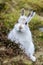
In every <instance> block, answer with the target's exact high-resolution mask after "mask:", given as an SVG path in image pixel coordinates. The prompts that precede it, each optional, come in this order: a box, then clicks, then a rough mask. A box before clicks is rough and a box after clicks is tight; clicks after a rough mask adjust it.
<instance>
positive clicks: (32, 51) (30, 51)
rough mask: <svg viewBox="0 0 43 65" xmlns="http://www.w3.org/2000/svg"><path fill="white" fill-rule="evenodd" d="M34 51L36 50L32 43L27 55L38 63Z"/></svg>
mask: <svg viewBox="0 0 43 65" xmlns="http://www.w3.org/2000/svg"><path fill="white" fill-rule="evenodd" d="M34 51H35V48H34V44H33V42H31V43H30V46H29V48H28V51H27V55H28V56H29V57H30V59H31V60H32V61H33V62H35V61H36V57H35V56H34Z"/></svg>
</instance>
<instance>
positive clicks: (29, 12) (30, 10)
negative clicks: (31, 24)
mask: <svg viewBox="0 0 43 65" xmlns="http://www.w3.org/2000/svg"><path fill="white" fill-rule="evenodd" d="M31 12H32V9H29V10H28V15H27V17H29V15H30V14H31Z"/></svg>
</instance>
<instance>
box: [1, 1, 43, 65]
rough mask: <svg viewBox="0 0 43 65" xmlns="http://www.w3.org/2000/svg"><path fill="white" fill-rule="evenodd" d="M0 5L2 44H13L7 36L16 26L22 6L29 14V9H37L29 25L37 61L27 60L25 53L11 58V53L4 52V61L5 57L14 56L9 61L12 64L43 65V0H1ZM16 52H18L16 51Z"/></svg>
mask: <svg viewBox="0 0 43 65" xmlns="http://www.w3.org/2000/svg"><path fill="white" fill-rule="evenodd" d="M4 3H5V4H4ZM0 6H1V8H0V31H1V32H0V34H1V37H0V38H1V41H0V45H3V44H12V42H11V41H8V40H7V38H6V37H7V34H8V32H9V31H10V30H11V29H12V28H13V27H14V25H15V23H16V22H17V20H18V18H19V16H20V11H21V9H22V8H25V10H26V12H25V14H26V15H27V14H28V10H30V9H32V10H35V11H36V15H35V17H34V18H33V19H32V20H31V22H30V23H29V27H30V29H31V32H32V36H33V40H34V45H35V48H36V53H35V55H36V57H37V61H36V62H35V63H33V62H32V61H30V60H27V59H26V58H27V57H26V56H25V55H22V56H20V55H19V57H17V56H12V57H11V58H10V56H11V55H8V56H7V55H3V53H2V54H1V59H2V57H4V56H5V57H4V58H3V62H4V59H5V60H7V59H8V60H9V61H10V59H12V58H14V60H13V61H11V62H8V63H7V64H8V65H9V64H10V65H11V63H12V65H21V64H22V65H43V32H41V31H39V27H41V26H43V19H41V16H42V14H43V0H11V1H10V0H4V1H3V0H0ZM41 13H42V14H41ZM38 14H40V15H41V16H39V15H38ZM42 18H43V17H42ZM11 46H12V45H11ZM15 46H16V45H14V46H13V47H14V48H15ZM16 49H18V46H16V48H15V50H16ZM7 50H8V49H7ZM10 51H11V50H10ZM16 51H17V50H16ZM18 51H19V49H18ZM15 54H17V53H16V52H15ZM15 58H16V60H15ZM18 58H20V60H19V61H18ZM4 65H6V64H4Z"/></svg>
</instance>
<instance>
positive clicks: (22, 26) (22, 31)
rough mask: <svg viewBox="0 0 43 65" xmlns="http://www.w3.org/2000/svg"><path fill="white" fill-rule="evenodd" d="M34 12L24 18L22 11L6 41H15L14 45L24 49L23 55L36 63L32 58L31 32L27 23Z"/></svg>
mask: <svg viewBox="0 0 43 65" xmlns="http://www.w3.org/2000/svg"><path fill="white" fill-rule="evenodd" d="M34 15H35V12H33V11H32V12H31V13H30V15H29V16H25V14H24V10H22V14H21V16H20V18H19V19H18V23H16V24H15V26H14V28H13V29H12V30H11V31H10V33H9V34H8V39H10V40H11V41H15V42H16V43H20V47H21V48H22V49H25V53H26V54H27V56H28V57H30V59H31V60H32V61H34V62H35V61H36V57H35V56H34V51H35V48H34V44H33V40H32V35H31V31H30V29H29V27H28V23H29V22H30V20H31V19H32V18H33V17H34Z"/></svg>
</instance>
